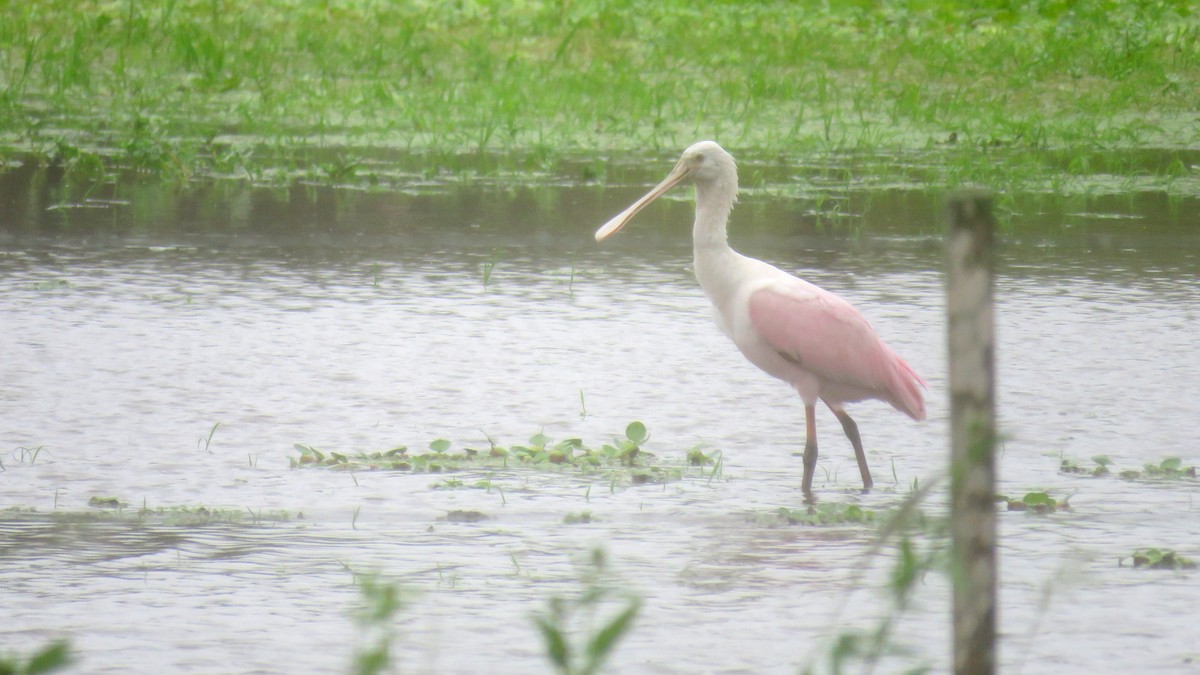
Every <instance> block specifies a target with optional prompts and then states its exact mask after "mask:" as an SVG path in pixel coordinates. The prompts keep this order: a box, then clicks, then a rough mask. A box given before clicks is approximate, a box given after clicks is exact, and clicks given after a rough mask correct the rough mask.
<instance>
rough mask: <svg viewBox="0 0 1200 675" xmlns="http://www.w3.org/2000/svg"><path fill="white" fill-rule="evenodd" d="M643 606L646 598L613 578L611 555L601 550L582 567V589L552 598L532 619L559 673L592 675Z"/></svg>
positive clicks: (590, 556) (626, 631) (602, 663)
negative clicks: (643, 600) (609, 556)
mask: <svg viewBox="0 0 1200 675" xmlns="http://www.w3.org/2000/svg"><path fill="white" fill-rule="evenodd" d="M641 606H642V602H641V598H639V597H638V596H637V595H636V594H634V593H633V592H631V591H629V590H628V589H627V588H626V587H625V586H624V585H623V584H618V583H616V581H615V580H614V579H612V573H611V572H610V571H609V569H608V561H607V556H606V555H605V553H604V551H603V549H599V548H597V549H594V550H592V552H591V554H590V555H589V556H588V559H587V561H586V562H585V563H584V565H583V566H582V569H581V570H580V579H579V589H578V591H577V592H575V593H572V594H570V595H565V596H564V595H553V596H551V597H550V598H549V599H548V600H547V601H546V607H545V608H544V609H543V610H541V611H540V612H538V613H537V614H535V615H534V617H533V620H534V623H535V624H536V625H537V627H538V630H539V631H540V632H541V634H542V640H543V642H544V644H545V647H546V656H547V658H548V659H549V661H550V663H551V665H552V666H554V670H555V672H558V673H562V674H563V675H592V674H594V673H598V672H600V670H601V668H602V667H603V666H604V663H605V661H607V660H608V657H609V656H610V655H611V653H612V651H613V649H614V648H615V647H616V646H617V644H618V643H619V642H620V641H621V638H622V637H624V636H625V634H626V633H628V632H629V631H630V629H632V627H633V623H634V621H635V620H636V619H637V615H638V612H639V611H641Z"/></svg>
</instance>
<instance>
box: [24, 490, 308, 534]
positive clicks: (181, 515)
mask: <svg viewBox="0 0 1200 675" xmlns="http://www.w3.org/2000/svg"><path fill="white" fill-rule="evenodd" d="M88 506H90V507H92V508H93V509H98V510H93V511H70V510H63V509H55V510H54V511H50V512H47V513H41V512H39V511H37V510H36V509H22V508H9V509H4V510H2V511H0V517H3V518H41V519H49V520H53V521H57V522H70V523H88V522H114V521H115V522H131V523H137V524H155V525H165V526H172V527H173V526H182V527H191V526H203V525H214V524H227V525H240V524H247V523H248V524H253V525H262V524H265V523H283V522H289V521H292V520H301V519H303V518H304V513H303V512H299V511H298V512H295V513H292V512H289V511H284V510H267V511H263V510H262V509H259V510H257V511H256V510H254V509H251V508H249V507H245V508H219V507H207V506H187V505H180V506H158V507H150V506H146V505H143V506H141V507H138V508H130V507H129V504H128V503H127V502H125V501H122V500H121V499H119V498H117V497H109V496H98V495H97V496H93V497H91V498H90V499H88Z"/></svg>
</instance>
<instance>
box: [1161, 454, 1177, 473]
mask: <svg viewBox="0 0 1200 675" xmlns="http://www.w3.org/2000/svg"><path fill="white" fill-rule="evenodd" d="M1158 466H1159V468H1160V469H1162V470H1163V471H1165V472H1171V471H1178V470H1179V468H1180V467H1182V466H1183V460H1182V459H1180V458H1178V457H1168V458H1166V459H1164V460H1163V461H1162V464H1159V465H1158Z"/></svg>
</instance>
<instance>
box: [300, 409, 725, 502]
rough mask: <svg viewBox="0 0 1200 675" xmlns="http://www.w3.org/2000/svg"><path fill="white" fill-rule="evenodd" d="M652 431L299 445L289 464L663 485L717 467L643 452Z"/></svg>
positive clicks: (716, 456)
mask: <svg viewBox="0 0 1200 675" xmlns="http://www.w3.org/2000/svg"><path fill="white" fill-rule="evenodd" d="M649 438H650V434H649V432H648V431H647V430H646V426H645V425H644V424H642V423H641V422H631V423H630V424H629V425H628V426H627V427H626V428H625V434H624V435H623V436H616V437H613V439H612V440H611V442H608V443H603V444H600V445H599V446H594V445H587V444H585V443H584V442H583V440H582V439H580V438H566V439H563V440H561V441H554V440H553V439H551V438H550V437H549V436H547V435H546V434H544V433H540V432H539V433H537V434H534V435H533V436H531V437H530V438H529V440H528V441H527V442H526V443H524V444H516V445H511V446H507V447H505V446H502V445H498V444H497V443H496V442H495V441H494V440H492V439H491V438H489V439H488V442H489V447H487V448H472V447H464V448H461V449H460V450H457V451H452V448H453V444H452V443H451V442H450V441H448V440H446V439H443V438H439V439H437V440H434V441H433V442H431V443H430V444H429V450H428V451H427V452H419V451H412V450H410V449H409V448H408V447H407V446H399V447H396V448H393V449H391V450H386V451H382V452H358V453H340V452H333V451H329V452H326V451H322V450H318V449H317V448H315V447H312V446H310V445H303V444H297V445H296V446H295V449H296V450H297V451H298V452H299V453H300V455H299V457H293V458H291V460H290V461H291V466H292V468H301V467H309V466H319V467H325V468H329V469H335V470H343V471H379V470H393V471H408V472H413V473H443V472H450V471H460V470H466V469H509V468H534V469H543V470H549V469H559V470H562V469H573V470H577V471H580V472H582V473H602V474H605V475H607V476H609V477H610V478H613V479H614V480H616V479H617V478H621V479H623V480H628V481H629V483H630V484H633V485H642V484H646V483H661V482H666V481H671V480H679V479H681V478H682V477H683V476H684V475H685V473H687V472H688V471H689V467H698V469H699V471H700V473H701V475H705V473H704V471H705V467H706V466H712V469H711V470H710V473H712V474H715V473H716V472H717V471H719V469H720V453H719V451H712V452H710V453H709V454H707V455H706V454H704V452H703V451H701V450H697V449H693V450H692V451H690V452H689V453H688V457H687V465H683V464H681V463H676V462H669V461H660V460H659V459H658V458H657V457H656V456H655V455H654V454H653V453H650V452H647V451H646V449H645V447H644V446H645V443H646V442H647V441H648V440H649ZM434 487H435V488H439V489H447V488H461V487H466V484H465V483H464V482H463V481H461V480H456V479H452V478H451V479H445V480H442V481H439V482H438V483H435V484H434ZM473 487H480V488H484V489H488V488H490V487H491V483H490V481H480V482H477V483H475V484H473Z"/></svg>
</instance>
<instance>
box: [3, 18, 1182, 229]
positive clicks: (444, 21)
mask: <svg viewBox="0 0 1200 675" xmlns="http://www.w3.org/2000/svg"><path fill="white" fill-rule="evenodd" d="M5 14H6V16H5V21H4V22H2V23H0V166H6V167H9V168H17V167H20V166H26V165H28V166H40V167H52V168H54V170H55V171H57V172H59V175H61V174H63V173H65V174H72V175H75V176H77V177H79V178H81V179H83V180H85V181H95V182H98V183H104V182H107V181H111V180H112V178H113V176H115V175H129V174H134V175H138V176H142V177H145V176H147V175H150V176H159V177H166V178H168V179H174V180H191V179H195V178H198V177H205V178H213V179H220V180H232V181H249V182H251V183H254V184H257V185H273V186H285V185H290V184H293V183H295V182H308V183H318V184H331V185H357V186H363V187H368V188H371V187H385V188H387V187H397V188H404V189H407V188H409V187H411V186H414V185H421V184H427V183H428V182H430V181H436V180H439V179H440V178H442V177H443V176H442V174H443V172H444V171H446V170H449V171H450V172H451V173H455V172H460V171H466V172H468V174H470V173H474V172H477V171H479V170H480V169H479V168H468V167H482V170H483V171H485V172H486V171H495V172H499V173H501V174H503V175H504V176H505V179H506V180H508V181H516V182H527V181H529V180H542V179H544V178H545V177H546V176H556V175H557V176H561V175H562V173H563V171H566V169H564V168H563V167H562V166H561V165H560V162H561V160H563V159H564V158H569V157H583V158H584V159H583V161H582V164H581V165H580V166H573V167H572V168H571V169H570V170H569V171H570V172H571V174H570V176H569V178H570V179H571V180H576V181H583V182H594V181H603V180H605V176H606V173H607V171H606V169H605V167H604V166H603V163H602V164H601V165H600V166H597V165H596V155H597V153H599V154H601V155H602V156H609V155H612V154H618V155H619V154H622V153H627V154H633V155H638V154H643V153H646V152H653V153H656V154H657V153H658V152H659V151H662V150H666V151H669V152H671V153H673V152H675V151H677V150H678V149H679V148H681V147H683V146H685V145H687V144H688V143H690V142H692V141H694V140H696V139H698V138H700V137H709V138H717V139H719V140H721V142H722V143H724V144H725V145H726V146H727V147H730V148H733V149H735V150H736V151H737V152H738V153H740V154H741V155H743V156H749V157H753V156H767V157H796V156H797V155H803V154H809V155H811V154H817V155H824V154H826V153H867V155H865V156H867V157H870V156H871V155H870V153H884V156H883V157H879V158H878V161H872V160H868V161H865V162H863V161H859V162H851V164H850V165H851V166H853V167H854V168H853V169H852V171H853V172H854V173H855V174H856V175H855V177H856V178H859V179H866V180H868V181H869V180H871V176H870V174H871V173H872V172H886V175H887V180H888V181H893V182H894V181H895V180H897V179H900V180H907V181H928V182H934V183H940V184H956V183H959V182H964V181H981V182H987V183H989V184H991V185H993V186H996V187H1010V186H1021V187H1023V188H1026V189H1033V190H1037V191H1042V190H1050V191H1054V190H1064V189H1066V190H1070V189H1087V190H1101V191H1113V190H1123V189H1133V190H1139V189H1156V190H1176V191H1178V190H1183V191H1185V192H1192V191H1194V190H1193V188H1194V187H1195V184H1196V175H1195V174H1196V171H1195V167H1194V164H1195V163H1196V160H1195V159H1194V158H1193V157H1192V156H1190V155H1187V154H1186V152H1182V151H1186V150H1188V149H1191V150H1194V149H1195V147H1196V144H1197V142H1198V141H1200V132H1198V131H1197V127H1196V125H1195V120H1194V113H1195V110H1196V95H1195V92H1196V91H1200V12H1197V11H1196V8H1195V6H1194V3H1190V2H1186V1H1183V0H1143V1H1140V2H1128V3H1126V2H1113V1H1112V0H1084V1H1081V2H1071V3H1066V2H1061V1H1060V0H1041V1H1037V2H1032V3H1014V2H1010V1H1008V0H990V1H989V2H984V3H973V2H961V1H955V0H942V1H925V0H922V1H919V2H912V3H905V4H903V5H893V4H890V3H868V2H850V3H825V2H815V1H807V2H798V3H761V2H733V3H723V4H721V5H719V6H699V5H696V4H695V3H690V2H683V1H680V0H674V1H671V2H661V3H652V4H646V3H640V2H633V1H631V0H623V1H618V2H600V1H599V0H585V1H583V2H571V3H564V2H550V1H540V2H539V1H534V2H522V3H504V2H493V1H490V0H474V1H472V2H462V3H424V2H403V3H380V2H368V1H365V0H343V1H342V2H329V3H303V2H301V3H298V2H294V1H292V0H267V1H264V2H260V3H255V5H254V8H253V10H252V11H234V8H233V7H232V5H230V3H228V2H224V1H220V0H218V1H211V0H178V1H166V0H163V1H161V2H145V3H144V2H131V1H122V2H111V3H86V4H80V3H76V2H68V1H66V0H34V1H32V2H27V3H7V6H6V10H5ZM749 36H752V37H753V39H747V37H749ZM601 63H602V65H598V64H601ZM1135 147H1153V148H1160V149H1166V150H1168V151H1169V152H1168V153H1167V154H1165V155H1162V156H1161V157H1158V158H1155V159H1153V160H1149V161H1147V160H1146V158H1145V157H1142V158H1138V157H1131V156H1129V155H1126V154H1121V153H1116V154H1113V153H1111V151H1112V150H1115V149H1128V148H1135ZM910 151H917V152H919V153H921V154H922V155H926V156H930V158H929V159H920V160H918V159H913V160H911V161H906V162H901V163H900V164H902V165H907V166H906V167H905V168H904V169H902V170H901V173H902V174H904V175H902V176H897V175H896V173H895V172H896V166H897V164H898V163H897V162H896V161H895V153H905V152H910ZM1176 151H1181V152H1176ZM414 153H415V155H414ZM462 153H471V154H473V155H476V156H478V155H480V154H486V155H490V156H493V157H498V158H500V159H498V160H496V161H492V162H484V163H483V164H482V165H481V164H479V163H478V162H471V163H468V164H463V163H462V162H461V161H459V160H455V159H453V158H454V157H456V156H458V155H460V154H462ZM414 156H415V157H416V159H412V157H414ZM489 167H490V168H489ZM864 173H865V174H867V175H865V176H863V175H862V174H864ZM1081 179H1082V180H1083V184H1082V185H1081V184H1080V183H1079V181H1080V180H1081ZM1073 184H1074V185H1075V187H1074V188H1072V185H1073ZM87 197H89V198H92V199H95V200H98V201H97V202H96V204H97V205H98V206H103V205H106V204H108V203H109V202H110V201H112V200H119V199H120V198H119V196H110V195H102V194H98V193H97V194H88V195H87Z"/></svg>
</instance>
